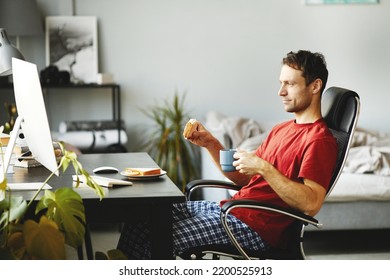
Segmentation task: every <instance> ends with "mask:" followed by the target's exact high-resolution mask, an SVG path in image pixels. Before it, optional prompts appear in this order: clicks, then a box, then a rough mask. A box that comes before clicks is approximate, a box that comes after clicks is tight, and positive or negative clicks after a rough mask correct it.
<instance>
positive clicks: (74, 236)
mask: <svg viewBox="0 0 390 280" xmlns="http://www.w3.org/2000/svg"><path fill="white" fill-rule="evenodd" d="M46 208H47V212H46V215H47V217H48V218H49V219H51V220H53V221H54V222H55V223H56V224H57V225H58V226H59V228H60V230H61V231H63V232H64V233H65V242H66V244H68V245H70V246H72V247H74V248H77V247H78V246H80V245H81V244H82V243H83V239H84V234H85V211H84V205H83V201H82V199H81V197H80V195H79V194H78V193H77V192H75V191H74V190H73V189H71V188H59V189H57V190H56V192H55V193H53V192H52V191H50V190H45V193H44V196H43V197H42V198H41V200H40V201H39V203H38V205H37V208H36V213H38V212H40V211H42V210H43V209H46Z"/></svg>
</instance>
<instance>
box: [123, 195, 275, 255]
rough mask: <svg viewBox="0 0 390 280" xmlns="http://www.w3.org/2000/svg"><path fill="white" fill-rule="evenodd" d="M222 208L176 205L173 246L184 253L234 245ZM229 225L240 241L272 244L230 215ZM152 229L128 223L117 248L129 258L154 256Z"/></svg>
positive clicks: (212, 204)
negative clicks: (227, 229)
mask: <svg viewBox="0 0 390 280" xmlns="http://www.w3.org/2000/svg"><path fill="white" fill-rule="evenodd" d="M220 212H221V208H220V207H219V204H218V203H216V202H210V201H187V202H184V203H178V204H174V206H173V247H174V253H175V254H176V255H180V253H181V252H183V251H185V250H186V249H188V248H191V247H195V246H200V245H206V244H230V239H229V237H228V236H227V234H226V233H225V230H224V228H223V226H222V224H221V221H220ZM228 225H229V227H230V228H231V229H232V231H233V233H234V234H235V236H239V239H238V242H239V243H240V244H241V245H242V246H243V247H244V248H248V249H256V250H266V249H267V248H268V245H267V244H266V242H265V241H264V240H262V239H261V237H260V236H259V235H258V234H257V233H256V232H255V231H253V230H252V229H250V228H249V227H248V226H247V225H246V224H245V223H243V222H242V221H240V220H239V219H237V218H236V217H234V216H233V215H229V216H228ZM149 234H150V230H149V227H148V224H147V222H140V223H135V224H132V223H127V224H125V225H124V227H123V229H122V232H121V236H120V238H119V242H118V246H117V248H118V249H120V250H121V251H122V252H123V253H124V254H125V255H126V256H127V257H128V258H129V259H150V258H151V255H150V240H149Z"/></svg>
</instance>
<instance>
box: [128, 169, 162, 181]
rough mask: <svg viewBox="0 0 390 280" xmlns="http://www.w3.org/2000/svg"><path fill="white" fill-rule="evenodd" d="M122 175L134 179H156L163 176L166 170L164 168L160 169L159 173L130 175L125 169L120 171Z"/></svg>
mask: <svg viewBox="0 0 390 280" xmlns="http://www.w3.org/2000/svg"><path fill="white" fill-rule="evenodd" d="M120 174H121V175H122V176H125V177H127V178H128V179H133V180H134V179H135V180H150V179H156V178H158V177H160V176H163V175H165V174H167V172H166V171H164V170H161V173H160V174H155V175H131V174H129V173H127V172H126V171H121V173H120Z"/></svg>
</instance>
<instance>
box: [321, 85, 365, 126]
mask: <svg viewBox="0 0 390 280" xmlns="http://www.w3.org/2000/svg"><path fill="white" fill-rule="evenodd" d="M357 99H359V95H358V94H357V93H356V92H354V91H352V90H349V89H345V88H340V87H330V88H328V89H327V90H326V91H325V92H324V93H323V94H322V100H321V111H322V116H323V117H324V119H325V122H326V123H327V125H328V127H329V128H331V129H335V130H341V131H344V132H349V129H350V125H349V124H350V123H351V121H353V118H354V117H355V113H356V107H357V106H356V103H357V102H358V100H357Z"/></svg>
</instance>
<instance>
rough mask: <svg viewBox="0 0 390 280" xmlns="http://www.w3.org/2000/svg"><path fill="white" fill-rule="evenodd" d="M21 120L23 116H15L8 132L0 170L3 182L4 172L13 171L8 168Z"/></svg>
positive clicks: (0, 179)
mask: <svg viewBox="0 0 390 280" xmlns="http://www.w3.org/2000/svg"><path fill="white" fill-rule="evenodd" d="M22 122H23V118H22V117H20V116H19V117H17V118H16V120H15V124H14V128H13V129H12V131H11V133H10V139H9V142H8V145H7V148H6V150H5V154H4V159H3V164H2V169H3V170H2V172H0V182H3V180H4V174H7V173H13V170H11V169H10V168H9V164H10V162H11V157H12V154H13V151H14V147H15V143H16V140H17V139H18V136H19V131H20V128H21V124H22Z"/></svg>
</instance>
